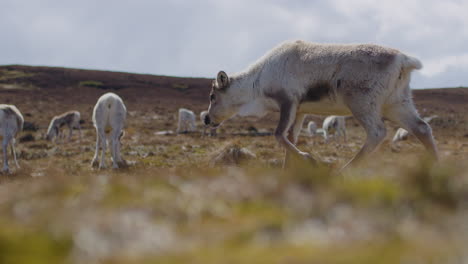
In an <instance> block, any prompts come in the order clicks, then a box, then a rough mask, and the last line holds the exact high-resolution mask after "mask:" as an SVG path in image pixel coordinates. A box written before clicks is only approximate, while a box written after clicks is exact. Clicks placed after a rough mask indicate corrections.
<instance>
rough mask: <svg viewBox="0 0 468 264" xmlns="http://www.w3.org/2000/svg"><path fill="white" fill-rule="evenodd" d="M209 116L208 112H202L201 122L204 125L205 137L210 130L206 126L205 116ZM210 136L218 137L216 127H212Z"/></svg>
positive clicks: (203, 134)
mask: <svg viewBox="0 0 468 264" xmlns="http://www.w3.org/2000/svg"><path fill="white" fill-rule="evenodd" d="M206 115H208V111H202V112H201V113H200V120H201V122H202V125H203V133H202V136H205V134H206V129H207V128H208V125H205V116H206ZM210 136H212V137H213V136H216V127H212V128H210Z"/></svg>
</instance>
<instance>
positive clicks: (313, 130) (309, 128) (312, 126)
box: [307, 121, 317, 136]
mask: <svg viewBox="0 0 468 264" xmlns="http://www.w3.org/2000/svg"><path fill="white" fill-rule="evenodd" d="M307 132H309V136H315V134H317V124H315V122H314V121H310V122H309V123H308V124H307Z"/></svg>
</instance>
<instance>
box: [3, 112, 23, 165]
mask: <svg viewBox="0 0 468 264" xmlns="http://www.w3.org/2000/svg"><path fill="white" fill-rule="evenodd" d="M23 124H24V118H23V115H21V112H20V111H19V110H18V108H16V106H14V105H6V104H0V135H2V137H3V141H2V149H3V169H2V172H4V173H8V172H10V167H9V166H8V154H7V152H8V151H7V150H8V146H10V147H11V154H12V155H13V159H14V161H15V165H16V167H17V168H19V164H18V161H17V160H16V150H15V144H16V139H15V138H16V137H17V135H18V134H19V132H21V131H22V130H23Z"/></svg>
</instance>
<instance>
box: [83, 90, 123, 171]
mask: <svg viewBox="0 0 468 264" xmlns="http://www.w3.org/2000/svg"><path fill="white" fill-rule="evenodd" d="M126 115H127V109H126V108H125V105H124V103H123V101H122V99H121V98H120V97H119V96H118V95H116V94H114V93H106V94H104V95H103V96H101V97H100V98H99V100H98V101H97V103H96V106H94V110H93V124H94V126H95V127H96V134H97V139H96V152H95V154H94V158H93V161H92V166H93V167H95V166H97V165H98V155H99V147H100V148H101V150H102V152H101V160H100V162H99V168H100V169H102V168H106V161H105V155H106V145H107V140H106V129H107V128H111V129H112V130H111V131H110V143H111V154H112V167H113V168H119V166H125V165H126V163H125V161H124V160H123V159H122V157H121V156H120V145H121V143H120V140H121V138H122V136H123V134H124V132H123V128H124V123H125V119H126Z"/></svg>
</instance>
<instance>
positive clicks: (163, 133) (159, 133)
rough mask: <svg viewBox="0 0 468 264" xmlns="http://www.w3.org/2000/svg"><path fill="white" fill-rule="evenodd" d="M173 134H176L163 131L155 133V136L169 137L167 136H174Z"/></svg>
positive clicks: (170, 131)
mask: <svg viewBox="0 0 468 264" xmlns="http://www.w3.org/2000/svg"><path fill="white" fill-rule="evenodd" d="M172 134H174V131H172V130H163V131H158V132H154V135H156V136H167V135H172Z"/></svg>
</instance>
